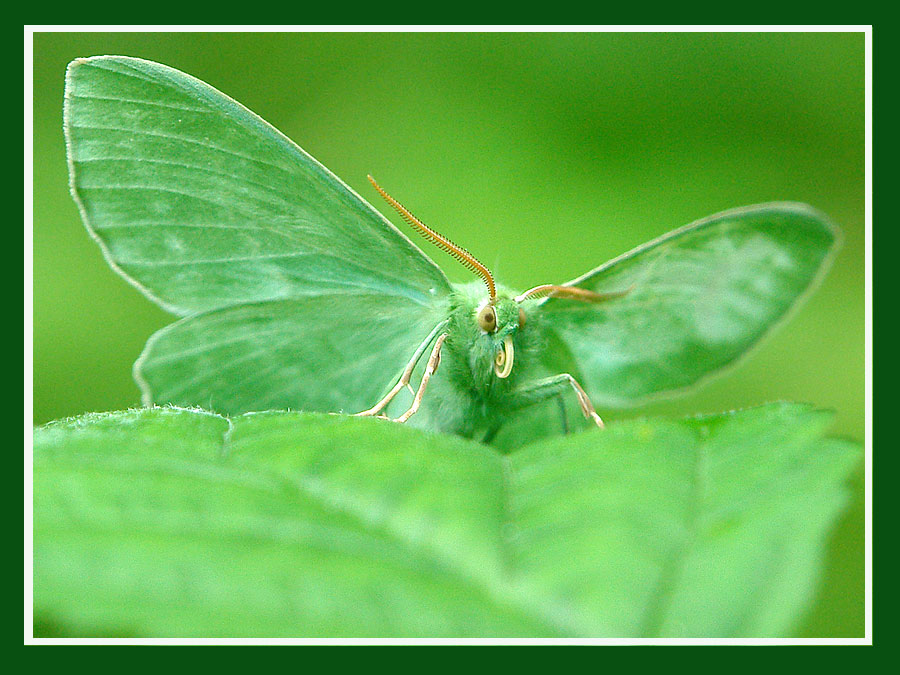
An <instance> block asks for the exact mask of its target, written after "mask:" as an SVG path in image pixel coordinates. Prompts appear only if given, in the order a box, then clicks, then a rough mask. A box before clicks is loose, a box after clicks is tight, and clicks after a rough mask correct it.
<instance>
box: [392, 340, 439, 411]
mask: <svg viewBox="0 0 900 675" xmlns="http://www.w3.org/2000/svg"><path fill="white" fill-rule="evenodd" d="M448 335H449V333H441V335H440V337H438V339H437V341H436V342H435V343H434V349H432V350H431V356H429V357H428V363H427V364H426V365H425V373H424V374H423V375H422V381H421V382H420V383H419V389H418V390H417V391H416V395H415V397H414V398H413V402H412V405H411V406H409V410H407V411H406V412H405V413H403V414H402V415H400V417H398V418H397V419H395V420H394V422H399V423H401V424H403V422H405V421H406V420H408V419H409V418H410V417H412V416H413V415H415V414H416V411H417V410H418V409H419V405H420V404H421V403H422V397H423V396H424V395H425V387H427V386H428V380H430V379H431V376H432V375H434V371H436V370H437V367H438V366H439V365H440V363H441V346H442V345H443V344H444V340H446V339H447V336H448Z"/></svg>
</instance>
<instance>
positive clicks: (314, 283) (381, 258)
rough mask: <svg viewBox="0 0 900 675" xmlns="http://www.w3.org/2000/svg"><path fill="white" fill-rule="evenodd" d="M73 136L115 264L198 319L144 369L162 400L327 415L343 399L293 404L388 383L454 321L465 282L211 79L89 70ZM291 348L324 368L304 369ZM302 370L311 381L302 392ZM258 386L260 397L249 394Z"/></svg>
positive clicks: (163, 339) (68, 128) (177, 327)
mask: <svg viewBox="0 0 900 675" xmlns="http://www.w3.org/2000/svg"><path fill="white" fill-rule="evenodd" d="M65 135H66V142H67V149H68V157H69V170H70V181H71V188H72V194H73V196H74V198H75V201H76V202H77V204H78V206H79V208H80V210H81V214H82V217H83V220H84V222H85V225H86V226H87V229H88V231H89V232H90V233H91V235H92V236H93V237H94V238H95V239H96V240H97V241H98V243H99V244H100V246H101V248H102V249H103V252H104V254H105V256H106V258H107V260H108V262H109V263H110V265H111V266H112V267H113V268H114V269H115V270H116V271H118V272H119V273H120V274H122V276H124V277H125V278H126V279H127V280H128V281H129V282H130V283H132V284H133V285H134V286H136V287H137V288H138V289H140V290H141V291H142V292H143V293H144V294H145V295H146V296H147V297H149V298H150V299H151V300H153V301H154V302H156V303H157V304H159V305H160V306H162V307H163V308H165V309H167V310H169V311H171V312H173V313H174V314H177V315H179V316H182V317H188V318H186V319H183V320H182V321H180V322H178V323H177V324H174V325H173V326H170V327H169V328H166V329H164V330H163V331H162V332H161V333H160V334H158V335H157V336H154V338H153V339H152V340H151V342H150V343H148V347H147V349H146V350H145V353H144V355H143V356H142V357H141V359H140V361H139V363H138V364H136V375H137V378H138V381H139V382H140V383H141V384H142V387H143V388H144V393H145V400H146V401H153V402H155V403H167V402H177V403H181V404H191V405H208V403H209V400H210V398H212V399H214V400H221V401H222V402H223V407H222V408H221V409H222V410H224V411H228V412H232V413H236V412H241V411H244V410H253V409H259V408H257V407H256V406H257V405H259V404H260V403H259V402H260V401H261V400H262V398H267V399H271V400H270V403H271V405H270V406H269V407H300V406H301V404H304V405H306V406H307V409H312V410H318V409H326V408H323V405H324V402H325V401H326V400H328V401H329V402H331V401H332V399H333V398H334V397H333V396H331V395H330V394H329V395H328V396H324V395H320V393H321V392H320V393H313V394H310V396H309V397H307V398H306V400H305V403H304V401H301V400H297V399H295V398H291V397H292V396H294V395H296V394H297V393H298V392H300V391H303V390H304V387H305V386H306V384H305V383H308V382H309V381H311V379H314V378H320V381H321V382H322V383H323V384H322V386H325V385H328V384H330V385H335V386H337V385H339V384H340V383H341V382H347V383H349V382H353V381H356V380H355V379H353V378H361V379H365V380H369V379H371V380H373V381H377V382H378V386H379V387H383V386H384V385H385V378H390V377H391V376H393V375H394V373H395V372H396V371H399V369H401V368H402V366H403V364H404V363H405V360H406V358H408V356H409V355H410V354H411V353H412V352H413V351H414V350H415V349H416V347H417V346H418V345H419V343H420V342H421V341H422V340H423V339H424V338H425V336H426V335H427V334H428V332H429V331H430V329H431V328H432V327H433V326H434V325H435V324H436V323H437V322H438V321H439V320H440V318H441V317H440V316H439V313H440V311H442V309H443V306H444V304H445V303H444V299H445V297H446V296H447V295H448V294H449V293H450V285H449V282H448V281H447V279H446V277H445V276H444V274H443V273H442V272H441V271H440V269H439V268H438V267H437V266H436V265H435V264H434V263H433V262H432V261H431V260H430V259H429V258H428V257H427V256H426V255H425V254H424V253H422V251H420V250H419V249H418V248H417V247H416V246H415V245H413V243H412V242H411V241H410V240H409V239H408V238H407V237H406V236H405V235H403V234H402V233H401V232H400V231H399V230H397V229H396V228H395V227H394V226H393V225H391V224H390V222H389V221H387V220H386V219H385V218H384V217H383V216H381V215H380V214H379V213H378V212H377V211H375V209H373V208H372V207H371V206H370V205H369V204H368V203H366V202H365V201H364V200H363V199H362V198H361V197H359V196H358V195H357V194H356V193H355V192H354V191H353V190H351V189H350V188H349V187H348V186H347V185H345V184H344V183H343V182H341V181H340V180H339V179H338V178H337V177H336V176H334V175H333V174H332V173H331V172H329V171H328V170H327V169H326V168H325V167H323V166H322V165H321V164H319V163H318V162H317V161H316V160H315V159H313V158H312V157H310V156H309V155H308V154H307V153H306V152H304V151H303V150H302V149H300V148H299V147H298V146H297V145H295V144H294V143H293V142H292V141H290V140H289V139H288V138H287V137H285V136H284V135H282V134H281V133H280V132H278V131H277V130H276V129H274V128H273V127H272V126H270V125H269V124H268V123H266V122H265V121H264V120H262V119H261V118H260V117H258V116H257V115H255V114H254V113H252V112H250V111H249V110H247V109H246V108H244V107H243V106H241V105H240V104H238V103H237V102H235V101H234V100H232V99H230V98H229V97H227V96H225V95H224V94H222V93H221V92H219V91H217V90H216V89H214V88H212V87H211V86H209V85H207V84H205V83H203V82H201V81H200V80H197V79H195V78H193V77H190V76H189V75H186V74H184V73H181V72H179V71H177V70H174V69H172V68H169V67H167V66H163V65H160V64H157V63H153V62H150V61H144V60H141V59H135V58H128V57H120V56H103V57H94V58H89V59H79V60H76V61H74V62H72V64H70V66H69V69H68V71H67V75H66V97H65ZM239 319H240V320H242V321H247V322H249V328H248V327H246V326H241V325H239ZM391 322H395V325H393V326H389V325H388V324H390V323H391ZM429 322H430V323H431V325H430V326H426V325H425V324H428V323H429ZM205 331H206V332H205ZM188 339H192V340H194V342H193V343H192V344H187V343H186V342H185V340H188ZM226 345H227V346H228V347H227V348H226V347H225V346H226ZM354 345H355V346H354ZM289 347H290V348H292V349H295V351H296V352H297V353H298V354H301V355H304V354H305V355H306V356H305V357H302V358H300V360H299V363H305V364H306V365H307V367H315V368H317V369H319V370H317V371H309V370H305V371H298V367H299V366H297V364H296V363H295V362H294V361H292V359H293V358H294V357H293V356H292V355H291V354H290V353H289V351H290V349H289ZM315 348H318V349H320V350H321V353H320V354H318V355H317V356H316V358H312V357H313V354H312V352H313V350H314V349H315ZM366 350H370V351H366ZM371 350H374V351H371ZM400 354H403V355H404V356H402V357H401V356H399V355H400ZM398 359H399V360H398ZM291 364H293V365H292V366H291V367H288V366H289V365H291ZM279 368H283V369H284V368H287V370H285V371H283V372H282V371H279ZM354 368H356V369H359V370H358V372H356V373H355V374H354V375H352V376H347V375H346V373H348V372H350V371H353V370H354ZM201 371H202V372H201ZM287 372H290V373H292V374H294V375H298V374H300V375H302V377H300V378H299V379H298V380H297V384H296V385H295V386H294V387H293V388H291V387H288V386H287V384H286V383H284V382H282V380H283V379H284V378H285V377H286V375H285V373H287ZM337 373H343V374H344V375H343V377H349V378H350V379H344V380H341V379H340V378H338V377H337V375H336V374H337ZM249 380H252V381H253V382H254V384H253V386H252V387H251V388H250V390H249V391H245V392H243V393H241V394H240V395H238V394H236V393H235V392H234V388H235V387H236V386H237V385H238V383H240V382H247V381H249ZM223 387H224V389H223ZM226 390H227V391H226ZM316 391H318V388H317V389H316ZM263 394H265V396H263ZM357 398H358V397H354V398H353V399H351V400H352V402H354V403H355V402H356V401H357ZM342 400H344V401H345V404H344V405H345V406H349V405H350V402H351V401H348V400H347V399H342ZM373 402H374V401H371V402H369V403H368V404H369V405H371V403H373ZM329 405H330V403H329ZM248 406H249V407H248ZM342 407H343V406H342ZM327 409H331V408H330V407H329V408H327Z"/></svg>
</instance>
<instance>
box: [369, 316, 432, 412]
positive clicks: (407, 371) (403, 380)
mask: <svg viewBox="0 0 900 675" xmlns="http://www.w3.org/2000/svg"><path fill="white" fill-rule="evenodd" d="M446 325H447V322H446V321H442V322H441V323H440V324H438V325H437V326H436V327H435V328H434V330H432V331H431V333H429V335H428V337H427V338H425V341H424V342H422V344H420V345H419V346H418V348H417V349H416V351H415V353H414V354H413V355H412V358H411V359H410V360H409V363H407V364H406V368H404V369H403V374H402V375H400V379H399V380H398V381H397V384H395V385H394V387H393V389H391V390H390V391H389V392H388V393H387V394H386V395H385V397H384V398H383V399H381V400H380V401H378V403H376V404H375V405H373V406H372V407H371V408H369V409H368V410H363V411H362V412H358V413H355V414H354V415H353V417H383V418H385V419H387V416H386V415H379V413H380V412H381V411H382V410H384V408H385V407H386V406H387V405H388V403H390V402H391V401H393V400H394V397H395V396H396V395H397V394H399V393H400V392H401V391H402V390H403V389H409V393H411V394H412V395H413V396H415V393H416V392H414V391H413V388H412V387H411V386H409V380H410V378H411V377H412V374H413V371H414V370H415V369H416V364H417V363H418V362H419V359H420V358H422V354H424V353H425V349H426V348H427V347H428V344H429V343H430V342H431V340H432V339H433V338H434V336H435V334H436V333H437V332H438V331H439V330H440V329H442V328H443V327H444V326H446Z"/></svg>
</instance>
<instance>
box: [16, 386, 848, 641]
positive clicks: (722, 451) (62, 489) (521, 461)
mask: <svg viewBox="0 0 900 675" xmlns="http://www.w3.org/2000/svg"><path fill="white" fill-rule="evenodd" d="M828 421H829V416H828V415H825V414H823V413H819V412H816V411H813V410H811V409H809V408H808V407H804V406H796V405H781V404H779V405H771V406H767V407H764V408H759V409H754V410H748V411H743V412H739V413H733V414H727V415H722V416H716V417H709V418H703V419H694V420H686V421H683V422H668V421H659V420H657V421H653V420H650V421H629V422H626V423H622V424H618V425H613V426H611V427H610V428H609V429H607V430H606V431H605V432H588V433H582V434H577V435H571V436H568V437H565V438H558V439H555V440H553V441H551V442H541V443H536V444H533V445H531V446H528V447H526V448H524V449H522V450H520V451H518V452H516V453H514V454H512V455H501V454H499V453H497V452H496V451H494V450H493V449H491V448H488V447H485V446H482V445H480V444H477V443H473V442H468V441H463V440H461V439H457V438H453V437H448V436H441V435H434V434H429V433H426V432H422V431H419V430H416V429H411V428H407V427H404V426H399V425H394V424H391V423H387V422H383V421H380V420H372V419H354V418H347V417H333V416H321V415H314V414H301V413H259V414H252V415H245V416H242V417H238V418H234V419H232V420H228V419H225V418H222V417H218V416H215V415H211V414H209V413H202V412H199V411H190V410H179V409H172V408H155V409H146V410H140V411H129V412H125V413H112V414H103V415H88V416H85V417H81V418H77V419H73V420H66V421H62V422H58V423H53V424H51V425H48V426H46V427H42V428H39V429H37V430H36V431H35V455H34V471H35V474H34V478H35V484H34V556H35V557H34V560H35V563H34V604H35V613H36V616H37V617H38V620H39V621H40V625H42V626H50V627H54V630H56V631H57V632H58V633H64V634H72V635H85V634H95V635H96V634H101V635H109V634H127V635H163V636H185V635H197V636H215V635H228V636H244V635H247V636H254V635H256V636H262V635H265V636H278V635H282V636H327V635H338V636H350V635H366V636H378V635H381V636H441V635H443V636H467V635H468V636H494V637H496V636H503V635H511V636H528V635H537V636H623V635H624V636H641V635H687V636H717V635H781V634H784V633H786V632H787V631H789V630H790V627H791V625H792V623H793V622H794V620H795V619H796V618H797V615H798V613H799V612H800V611H801V610H802V608H803V607H804V606H805V604H806V603H807V602H808V600H809V598H810V595H811V593H812V592H813V590H814V587H815V581H816V572H817V570H818V567H819V562H820V558H821V553H822V547H823V539H824V536H825V534H826V532H827V529H828V527H829V525H830V524H831V522H833V519H834V518H835V515H836V514H837V513H838V512H839V510H840V508H841V506H842V505H843V503H844V501H845V499H846V490H845V487H844V483H845V480H846V477H847V475H848V473H849V472H850V471H851V470H852V469H853V467H854V465H855V464H856V462H857V460H858V455H859V452H858V449H857V448H856V447H855V446H853V445H852V444H849V443H844V442H840V441H836V440H833V439H828V438H825V437H824V431H825V428H826V427H827V424H828Z"/></svg>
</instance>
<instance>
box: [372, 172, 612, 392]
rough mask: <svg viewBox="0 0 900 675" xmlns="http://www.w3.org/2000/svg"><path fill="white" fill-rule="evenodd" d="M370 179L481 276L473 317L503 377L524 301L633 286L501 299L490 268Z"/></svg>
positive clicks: (531, 292) (553, 290)
mask: <svg viewBox="0 0 900 675" xmlns="http://www.w3.org/2000/svg"><path fill="white" fill-rule="evenodd" d="M369 181H371V183H372V185H373V186H374V187H375V189H376V190H378V192H379V194H381V196H382V197H384V198H385V200H387V202H388V204H390V205H391V206H392V207H394V209H396V210H397V213H399V214H400V216H401V217H402V218H403V219H404V220H405V221H406V222H407V223H409V224H410V225H411V226H412V227H413V228H414V229H415V230H416V231H417V232H418V233H419V234H421V235H422V236H423V237H425V238H426V239H427V240H428V241H430V242H431V243H432V244H434V245H435V246H437V247H438V248H440V249H443V250H444V251H446V252H447V253H449V254H450V255H452V256H453V257H454V258H456V259H457V260H458V261H459V262H461V263H462V264H463V265H464V266H466V267H467V268H468V269H470V270H471V271H472V272H474V273H475V274H477V275H478V276H480V277H481V280H482V281H483V282H484V285H485V288H486V290H487V297H486V298H485V299H484V300H483V301H482V302H481V303H480V304H479V305H478V306H477V307H476V309H475V313H474V316H473V317H472V320H473V321H474V322H475V325H476V327H477V330H478V331H480V336H479V337H480V340H479V342H480V343H481V344H480V348H482V349H483V348H487V349H488V352H487V353H488V354H491V355H492V360H493V369H494V374H496V376H497V377H500V378H506V377H509V374H510V373H511V372H512V368H513V363H514V360H515V352H514V349H513V338H514V337H515V335H516V333H518V332H519V331H520V330H522V329H523V328H524V327H525V320H526V317H525V311H524V310H523V309H522V306H521V304H522V303H523V302H524V301H526V300H536V299H538V298H544V297H555V298H570V299H573V300H580V301H583V302H602V301H605V300H609V299H611V298H616V297H619V296H622V295H624V294H626V293H628V291H629V290H630V289H627V290H625V291H616V292H613V293H596V292H594V291H589V290H585V289H582V288H577V287H574V286H554V285H552V284H542V285H540V286H535V287H534V288H530V289H528V290H527V291H525V292H524V293H522V294H520V295H517V296H516V297H515V298H502V297H499V296H498V295H497V285H496V284H495V283H494V277H493V275H492V274H491V272H490V270H489V269H488V268H487V267H485V266H484V265H483V264H482V263H481V261H479V260H478V258H476V257H475V256H473V255H472V254H471V253H469V252H468V251H467V250H466V249H464V248H462V247H461V246H457V245H456V244H454V243H453V242H452V241H450V240H449V239H448V238H447V237H445V236H444V235H442V234H441V233H439V232H437V231H435V230H433V229H431V228H430V227H428V226H427V225H426V224H425V223H423V222H422V221H421V220H419V219H418V218H416V217H415V216H414V215H413V214H412V213H410V211H409V210H408V209H407V208H406V207H405V206H403V205H402V204H401V203H400V202H398V201H397V200H396V199H394V198H393V197H391V196H390V195H389V194H388V193H387V192H385V191H384V190H383V189H382V188H381V186H380V185H378V183H376V182H375V179H374V178H372V176H369ZM481 353H482V354H484V355H486V354H485V352H484V351H482V352H481Z"/></svg>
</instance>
